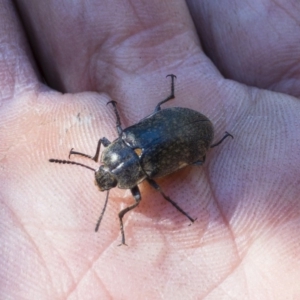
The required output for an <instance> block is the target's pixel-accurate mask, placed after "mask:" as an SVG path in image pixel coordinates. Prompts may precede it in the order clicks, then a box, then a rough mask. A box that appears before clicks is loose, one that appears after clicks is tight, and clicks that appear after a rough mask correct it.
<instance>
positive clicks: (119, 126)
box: [106, 100, 123, 137]
mask: <svg viewBox="0 0 300 300" xmlns="http://www.w3.org/2000/svg"><path fill="white" fill-rule="evenodd" d="M110 103H111V104H112V105H113V108H114V112H115V115H116V119H117V120H116V127H117V132H118V135H119V137H121V135H122V132H123V130H122V127H121V121H120V115H119V113H118V110H117V102H116V101H114V100H112V101H109V102H107V103H106V105H107V104H110Z"/></svg>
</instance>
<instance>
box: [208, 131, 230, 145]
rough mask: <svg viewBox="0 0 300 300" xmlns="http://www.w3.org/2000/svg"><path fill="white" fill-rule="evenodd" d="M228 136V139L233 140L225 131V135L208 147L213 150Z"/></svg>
mask: <svg viewBox="0 0 300 300" xmlns="http://www.w3.org/2000/svg"><path fill="white" fill-rule="evenodd" d="M228 136H230V137H232V138H233V135H231V134H230V133H228V132H227V131H225V135H224V136H223V137H222V138H221V139H220V140H219V141H218V142H216V143H214V144H212V145H211V146H210V148H213V147H216V146H218V145H220V144H221V143H222V142H223V141H224V140H225V139H226V138H227V137H228Z"/></svg>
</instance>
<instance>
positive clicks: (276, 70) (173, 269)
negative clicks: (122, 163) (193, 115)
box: [0, 0, 300, 299]
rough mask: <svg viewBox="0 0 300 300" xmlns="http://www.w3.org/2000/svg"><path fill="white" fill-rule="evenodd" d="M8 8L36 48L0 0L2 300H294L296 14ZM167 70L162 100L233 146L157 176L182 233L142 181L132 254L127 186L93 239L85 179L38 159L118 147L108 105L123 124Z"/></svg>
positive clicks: (208, 6)
mask: <svg viewBox="0 0 300 300" xmlns="http://www.w3.org/2000/svg"><path fill="white" fill-rule="evenodd" d="M17 3H18V8H19V10H20V16H21V17H22V20H23V30H26V31H27V32H28V36H29V37H30V45H31V49H32V50H33V53H34V54H33V55H32V53H31V51H30V48H29V47H28V45H27V40H26V36H25V34H24V32H23V31H22V26H21V24H20V23H19V19H18V16H17V15H16V14H15V12H14V9H13V6H12V4H11V1H3V2H2V4H1V5H0V11H1V18H0V22H1V26H0V36H1V37H2V39H1V40H2V42H1V44H2V49H1V54H2V55H1V58H0V59H1V62H2V63H1V75H2V76H1V81H0V84H1V107H0V113H1V118H0V120H1V126H0V136H1V144H2V147H1V163H0V167H1V173H0V174H1V175H0V176H1V192H0V195H1V196H0V197H1V226H2V230H1V251H2V253H1V254H2V255H1V257H2V265H1V268H0V269H1V278H2V285H1V295H2V297H1V298H3V299H14V298H16V299H20V298H23V299H64V298H69V299H72V298H78V299H108V298H112V299H120V298H122V299H127V298H130V299H140V298H151V299H159V298H166V299H183V298H184V299H229V298H230V299H268V298H269V299H282V298H294V299H297V298H298V297H299V294H300V291H299V287H298V286H299V285H298V282H297V279H296V278H299V275H300V274H299V273H300V272H299V256H300V254H299V250H298V248H299V246H298V235H299V228H300V226H299V222H300V220H299V219H300V218H299V216H300V201H299V200H300V184H299V181H300V179H299V178H300V176H299V175H300V174H299V173H300V171H299V146H300V139H299V129H300V121H299V119H300V118H299V111H300V108H299V101H298V99H297V98H295V97H292V96H290V95H294V96H298V95H299V91H298V84H297V78H298V73H299V71H298V70H299V63H298V51H297V50H298V47H299V46H298V45H299V42H298V37H299V32H298V27H297V26H296V24H297V20H298V19H299V17H298V16H299V9H298V8H297V7H296V8H295V7H292V3H286V2H285V4H284V8H285V10H284V11H283V10H282V8H281V7H280V6H279V4H278V2H277V3H273V2H269V3H267V4H266V3H265V2H264V5H266V6H265V7H263V6H262V4H260V6H258V4H255V3H254V4H252V6H251V7H250V6H249V4H248V3H247V2H244V1H242V2H241V1H239V2H238V4H237V3H235V2H229V3H228V2H227V3H226V4H225V3H223V4H220V3H216V4H215V3H214V2H212V1H206V2H204V1H202V2H200V1H198V2H196V1H195V2H193V1H189V2H188V5H189V8H190V12H191V14H192V16H193V18H194V20H192V18H191V15H190V12H189V11H188V10H187V7H186V4H185V2H181V1H175V2H174V1H163V2H162V1H157V2H155V1H154V2H153V1H151V2H149V3H148V2H140V1H135V2H134V3H133V2H130V3H127V2H119V1H114V3H113V4H112V3H111V1H101V2H99V1H88V2H84V1H77V2H76V4H73V3H71V2H70V3H66V2H61V1H60V2H56V1H47V2H42V1H30V2H28V1H21V0H20V1H17ZM223 5H226V7H225V6H223ZM256 5H257V6H256ZM194 25H195V27H196V28H197V29H198V31H196V29H195V27H194ZM199 39H200V40H201V41H202V45H204V48H205V53H204V52H203V49H202V47H201V45H200V43H199ZM209 58H212V59H213V61H214V63H212V61H211V60H210V59H209ZM35 62H37V64H35ZM38 70H39V71H38ZM220 71H221V72H222V74H224V75H225V77H226V78H230V79H232V80H227V79H224V77H223V76H222V75H221V74H220ZM170 73H174V74H176V75H177V80H176V83H175V84H176V86H175V95H176V98H175V99H174V100H172V101H170V102H169V103H168V104H166V105H164V107H171V106H183V107H189V108H192V109H195V110H197V111H199V112H202V113H203V114H205V115H206V116H207V117H209V118H210V120H211V121H212V122H213V123H214V125H215V135H216V137H215V140H218V139H219V138H220V137H221V136H222V135H223V134H224V132H225V131H229V132H230V133H231V134H233V135H234V140H227V141H225V142H224V143H223V144H222V145H220V147H218V148H214V149H212V150H211V151H210V152H209V153H208V155H207V159H206V162H205V165H204V166H201V167H187V168H185V169H183V170H181V171H179V172H176V173H174V174H172V175H170V176H168V177H166V178H163V179H161V180H159V184H160V186H161V187H162V188H163V190H164V192H165V193H166V194H167V195H169V196H170V197H171V198H172V199H173V200H174V201H176V202H177V203H178V204H179V205H180V206H181V207H182V208H183V209H184V210H185V211H186V212H188V213H189V214H190V215H191V216H192V217H195V218H197V221H196V222H195V223H194V224H192V225H191V226H188V225H189V221H188V220H187V219H186V218H185V217H184V216H182V215H181V214H180V213H179V212H178V211H176V210H175V209H174V207H172V206H171V205H170V204H169V203H167V202H166V201H165V200H164V199H163V198H162V197H161V195H160V194H159V193H157V192H156V191H154V190H152V189H151V188H150V187H148V186H147V184H146V183H145V184H141V185H140V188H141V193H142V202H141V204H140V206H139V207H138V208H136V209H135V210H134V211H132V212H130V213H129V214H128V215H126V217H125V233H126V238H127V244H128V245H129V246H128V247H117V245H118V244H119V243H120V231H119V223H118V217H117V215H118V212H119V211H120V210H121V209H122V208H123V207H126V206H128V205H130V204H131V203H132V202H133V199H132V196H131V194H130V192H129V191H123V190H119V189H114V190H112V191H111V193H110V199H109V204H108V207H107V211H106V214H105V216H104V219H103V221H102V224H101V227H100V229H99V232H98V233H95V232H94V231H93V229H94V226H95V223H96V221H97V218H98V216H99V214H100V212H101V208H102V205H103V203H104V200H105V193H101V192H99V190H98V189H97V188H96V187H95V186H94V183H93V180H94V179H93V177H94V175H93V174H92V172H91V171H89V170H85V169H82V168H80V167H75V166H60V165H51V164H50V163H49V162H48V159H49V158H52V157H54V158H61V159H67V156H68V152H69V150H70V149H71V148H72V147H74V148H75V149H76V150H78V151H82V152H85V153H88V154H93V153H94V151H95V147H96V144H97V141H98V139H99V138H101V137H103V136H106V137H107V138H109V139H110V140H113V139H114V138H116V137H117V135H116V130H115V116H114V114H113V110H112V109H111V107H109V106H106V103H107V102H108V101H109V100H110V99H113V100H116V101H117V102H118V108H119V111H120V114H121V119H122V125H123V128H125V127H127V126H129V125H131V124H134V123H136V122H138V121H139V120H140V119H141V118H143V117H145V116H147V115H149V114H150V113H152V111H153V109H154V107H155V105H156V104H157V103H158V102H159V101H160V100H162V99H164V97H165V96H167V95H168V93H169V81H168V80H167V79H165V76H166V75H167V74H170ZM42 78H44V79H45V80H46V82H47V85H45V84H42V83H41V82H42ZM245 84H247V85H248V86H246V85H245ZM257 87H259V88H261V89H258V88H257ZM271 90H272V91H271ZM61 92H64V93H68V94H62V93H61ZM72 159H74V160H75V158H72ZM76 161H80V162H83V163H85V164H90V165H91V166H92V167H96V166H97V164H93V163H92V162H90V161H86V160H85V159H80V158H77V157H76ZM297 296H298V297H297Z"/></svg>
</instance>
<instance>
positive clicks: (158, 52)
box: [19, 0, 208, 102]
mask: <svg viewBox="0 0 300 300" xmlns="http://www.w3.org/2000/svg"><path fill="white" fill-rule="evenodd" d="M78 3H80V5H79V4H78ZM19 6H20V10H21V12H22V15H23V18H24V19H26V20H27V22H26V23H27V24H30V26H28V30H29V32H30V37H31V40H32V43H33V48H34V49H36V53H38V54H39V58H40V62H41V65H42V66H43V68H44V70H45V71H44V73H45V76H46V78H47V80H48V82H49V83H50V84H51V85H52V86H54V87H56V88H57V89H60V90H63V91H69V92H74V91H82V90H87V89H88V90H97V91H105V92H107V93H110V94H111V96H112V98H114V99H118V98H119V99H120V98H121V95H123V97H124V92H125V91H124V89H125V88H126V89H127V90H126V92H127V93H128V92H129V93H130V91H128V90H130V89H132V90H134V89H135V87H136V86H141V85H142V87H141V91H143V92H144V93H147V89H145V86H148V90H150V89H151V88H152V87H151V86H149V82H145V83H144V84H143V83H142V80H140V81H138V80H137V79H136V78H137V77H140V78H141V76H144V78H149V77H150V75H152V78H154V76H153V74H154V75H155V77H156V78H158V82H161V81H163V80H162V79H161V78H165V76H166V75H167V74H169V73H172V72H173V71H174V70H176V71H178V69H181V72H182V73H186V74H188V78H187V81H188V80H190V79H191V78H193V77H195V74H193V73H192V72H191V71H190V70H189V68H191V67H193V68H195V65H198V64H200V63H201V62H203V60H205V56H201V52H200V56H199V50H200V47H199V45H200V44H199V40H198V38H197V36H196V35H195V31H194V27H193V23H192V22H191V20H190V15H189V12H188V10H187V7H186V5H185V2H184V1H167V0H165V1H151V2H145V1H135V2H134V3H131V2H130V3H129V2H126V1H125V2H124V1H114V2H113V3H112V2H111V1H101V2H100V3H99V1H89V2H83V1H82V2H76V4H75V3H74V4H72V3H69V4H68V6H64V5H62V4H59V5H58V4H57V2H55V1H47V2H41V1H31V2H28V1H26V2H25V1H24V2H22V1H19ZM46 16H47V17H46ZM70 28H72V30H70ZM41 29H42V30H41ZM184 68H186V69H185V70H184ZM203 72H205V73H207V72H208V70H207V69H205V70H203ZM177 73H178V72H177ZM186 77H187V76H186ZM144 81H145V80H144ZM116 82H117V83H118V84H116ZM154 84H156V85H157V84H158V83H156V82H154ZM143 85H144V86H143ZM164 85H165V83H162V85H161V88H162V87H163V86H164ZM152 89H153V88H152ZM141 91H139V93H141ZM136 94H137V93H136V92H135V96H136ZM133 95H134V94H133ZM133 95H132V96H133ZM160 97H162V95H161V96H160ZM158 99H159V98H158ZM155 101H156V102H157V101H158V100H155Z"/></svg>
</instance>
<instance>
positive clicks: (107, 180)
mask: <svg viewBox="0 0 300 300" xmlns="http://www.w3.org/2000/svg"><path fill="white" fill-rule="evenodd" d="M95 180H96V184H97V186H98V187H99V189H100V191H106V190H110V189H111V188H113V187H115V186H117V184H118V181H117V179H116V178H115V176H114V175H113V174H112V173H111V172H109V170H108V168H106V167H105V166H100V168H99V169H98V170H97V171H95Z"/></svg>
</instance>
